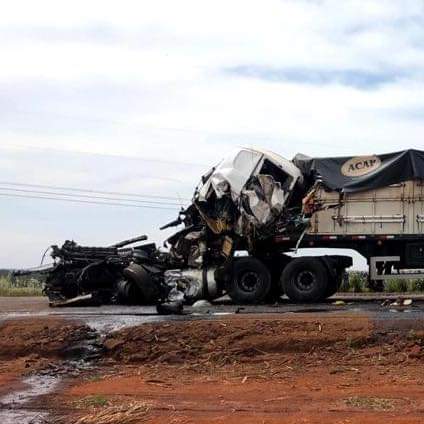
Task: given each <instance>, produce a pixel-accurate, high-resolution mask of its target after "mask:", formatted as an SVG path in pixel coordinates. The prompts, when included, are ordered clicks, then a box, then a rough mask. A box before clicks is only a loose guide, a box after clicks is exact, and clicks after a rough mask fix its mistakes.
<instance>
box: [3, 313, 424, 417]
mask: <svg viewBox="0 0 424 424" xmlns="http://www.w3.org/2000/svg"><path fill="white" fill-rule="evenodd" d="M405 324H406V322H404V325H403V329H402V330H394V329H393V327H395V326H394V325H393V323H390V322H383V323H377V324H376V323H375V321H373V320H371V319H370V318H369V317H367V316H358V315H354V316H347V315H343V316H338V315H324V314H321V315H318V316H317V315H315V316H314V315H312V314H298V315H296V316H287V315H267V316H263V315H257V316H255V315H253V316H252V315H249V316H240V317H239V316H230V317H225V318H220V319H214V320H198V321H183V322H163V323H154V324H144V325H141V326H137V327H132V328H127V329H123V330H120V331H117V332H114V333H110V334H108V335H107V336H106V337H105V338H104V340H102V344H103V352H102V356H101V358H100V359H99V360H98V361H97V362H96V365H97V366H96V368H95V369H91V370H88V371H86V372H82V373H81V374H80V375H79V376H78V377H73V378H66V376H65V378H64V380H63V381H62V384H61V385H60V386H58V388H56V389H55V392H54V393H53V394H50V395H48V396H44V397H43V396H42V397H39V398H38V399H35V400H34V401H33V405H32V406H33V407H34V406H35V407H37V405H38V406H39V407H40V406H41V405H44V407H45V406H46V405H47V407H48V409H49V410H50V413H51V415H50V417H51V418H50V420H51V421H49V422H52V423H78V424H91V423H93V424H94V423H98V424H118V423H119V424H127V423H131V424H133V423H134V424H135V423H161V424H162V423H163V424H165V423H166V424H168V423H174V424H189V423H193V424H194V423H269V424H271V423H272V424H274V423H340V424H342V423H343V424H347V423H358V424H359V423H361V424H362V423H373V424H375V423H377V424H378V423H383V422H384V423H387V422H390V423H405V424H406V423H408V424H409V423H422V422H424V323H421V322H414V323H411V324H410V325H409V326H408V325H405ZM411 328H413V329H411ZM86 332H87V328H86V327H85V326H79V325H78V324H76V323H69V321H66V322H61V321H58V320H51V321H48V322H47V323H46V320H45V319H42V320H41V319H39V320H35V319H33V320H31V321H30V322H27V321H25V320H19V321H13V320H11V321H7V322H6V323H3V324H2V325H1V327H0V364H1V365H0V382H1V383H2V384H1V386H0V387H1V391H4V390H11V389H12V388H13V387H14V386H13V385H14V384H15V385H16V384H19V376H20V375H21V374H22V373H23V374H25V373H28V372H29V371H33V370H36V369H42V368H43V367H45V366H46V362H47V363H48V362H55V361H60V360H63V358H66V357H67V355H68V354H69V351H70V350H72V346H73V345H74V344H75V342H77V341H79V340H80V339H81V338H83V337H86V336H87V333H86ZM88 335H89V337H91V335H90V334H89V333H88ZM12 357H13V358H14V359H13V361H15V362H14V365H13V367H12V368H10V367H8V366H7V363H10V360H11V358H12ZM29 360H31V361H33V362H28V361H29ZM28 363H29V364H30V365H27V364H28Z"/></svg>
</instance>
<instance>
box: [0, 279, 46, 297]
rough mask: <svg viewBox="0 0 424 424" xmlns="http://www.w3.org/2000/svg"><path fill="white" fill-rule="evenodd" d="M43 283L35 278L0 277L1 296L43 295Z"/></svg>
mask: <svg viewBox="0 0 424 424" xmlns="http://www.w3.org/2000/svg"><path fill="white" fill-rule="evenodd" d="M42 288H43V287H42V283H40V282H39V281H38V280H35V279H25V280H17V281H12V279H11V278H9V277H4V276H3V277H0V296H42V295H43V293H42Z"/></svg>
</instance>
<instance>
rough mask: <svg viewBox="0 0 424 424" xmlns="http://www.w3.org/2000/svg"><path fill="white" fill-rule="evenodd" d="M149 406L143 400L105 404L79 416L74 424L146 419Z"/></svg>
mask: <svg viewBox="0 0 424 424" xmlns="http://www.w3.org/2000/svg"><path fill="white" fill-rule="evenodd" d="M149 408H150V407H149V405H147V404H146V403H145V402H132V403H130V404H126V405H116V406H106V407H103V408H102V409H96V410H95V411H92V412H90V413H89V414H87V415H84V416H83V417H80V418H79V419H78V420H77V421H75V423H74V424H135V423H139V422H141V421H142V420H146V419H147V413H148V412H149Z"/></svg>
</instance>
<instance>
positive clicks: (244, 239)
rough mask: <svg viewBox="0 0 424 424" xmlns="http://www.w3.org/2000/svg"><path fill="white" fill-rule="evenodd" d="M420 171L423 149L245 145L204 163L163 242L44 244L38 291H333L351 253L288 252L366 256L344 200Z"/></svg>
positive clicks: (153, 299)
mask: <svg viewBox="0 0 424 424" xmlns="http://www.w3.org/2000/svg"><path fill="white" fill-rule="evenodd" d="M423 178H424V153H423V152H420V151H415V150H408V151H403V152H398V153H392V154H386V155H380V156H378V157H377V156H367V157H359V158H309V157H306V156H303V155H297V156H296V157H295V158H294V159H293V161H289V160H287V159H285V158H283V157H281V156H279V155H277V154H275V153H272V152H268V151H264V150H259V149H250V148H243V149H240V150H238V151H236V152H234V153H233V154H232V155H230V156H228V157H227V158H226V159H224V160H223V161H221V162H220V163H219V164H218V165H217V166H215V167H213V168H212V169H211V170H210V171H209V172H207V173H206V174H205V175H204V176H203V177H202V178H201V181H200V183H199V185H198V186H197V187H196V189H195V192H194V196H193V200H192V203H191V205H190V206H189V207H187V208H186V209H183V210H181V211H180V212H179V215H178V218H177V219H176V220H175V221H172V222H170V223H169V224H167V225H165V226H164V227H162V229H165V228H169V227H174V226H179V225H181V224H182V225H183V228H182V229H180V230H179V231H178V232H176V233H175V234H174V235H172V236H171V237H169V238H168V239H167V240H166V242H165V246H166V247H167V250H166V251H162V250H160V249H158V248H157V247H156V245H155V244H153V243H148V244H137V245H135V246H134V247H129V245H131V244H134V243H140V242H142V241H144V240H146V239H147V237H145V236H141V237H138V238H135V239H131V240H126V241H124V242H122V243H118V244H115V245H113V246H110V247H105V248H101V247H82V246H79V245H77V244H76V243H74V242H72V241H66V242H65V244H64V245H63V246H62V247H60V248H59V247H57V246H52V257H53V258H54V260H55V264H54V265H53V267H51V268H48V269H45V270H43V272H45V273H46V274H47V277H46V282H45V293H46V294H47V295H48V296H49V298H50V300H51V301H52V302H53V303H54V304H67V303H69V301H70V300H72V299H77V300H78V301H79V300H85V299H88V300H89V302H98V303H132V304H160V305H163V304H165V305H166V304H174V305H175V304H178V305H180V304H182V303H183V302H185V303H192V302H194V301H196V300H198V299H208V300H213V299H216V298H218V297H220V296H222V295H223V294H228V295H229V296H230V298H231V299H232V300H233V301H234V302H236V303H260V302H264V301H274V300H276V299H277V298H279V297H280V296H281V295H282V293H285V294H287V295H288V297H289V298H290V299H292V300H295V301H318V300H320V299H323V298H325V297H328V296H330V295H332V294H334V293H335V292H336V291H337V289H338V287H339V286H340V284H341V281H342V278H343V275H344V273H345V269H346V268H347V267H349V266H351V265H352V259H351V258H350V257H348V256H339V255H331V256H320V257H299V258H293V257H292V256H290V255H288V254H287V253H290V252H291V251H294V250H297V248H298V247H305V243H306V242H307V243H308V244H307V246H306V247H308V246H309V247H310V246H314V247H341V248H352V249H356V250H357V251H359V252H360V253H362V254H363V255H364V256H365V257H366V258H367V259H369V263H370V262H372V261H370V259H372V257H374V256H375V255H377V254H379V253H378V252H379V251H380V250H381V243H380V241H379V242H378V243H377V242H376V244H375V246H374V244H372V242H369V241H368V242H367V244H366V245H364V244H360V243H359V241H357V240H358V238H357V234H359V232H358V231H359V230H358V227H355V230H354V231H353V234H354V236H355V237H351V238H349V237H350V234H349V231H350V230H349V228H350V227H349V226H348V225H346V223H347V222H349V221H348V220H346V223H344V224H343V223H342V220H343V219H345V218H343V219H342V218H341V215H340V214H341V211H342V209H343V208H344V207H347V206H346V205H348V204H349V201H350V200H349V199H353V201H355V199H354V196H355V195H356V193H358V192H359V193H360V192H367V190H368V191H369V190H377V191H378V190H384V189H385V188H386V189H387V187H388V186H389V185H392V184H396V183H399V182H402V181H409V180H413V181H415V180H420V181H421V180H422V179H423ZM349 196H351V197H350V198H349ZM374 197H375V198H376V196H374ZM377 197H378V196H377ZM374 201H375V199H374ZM396 201H397V200H396ZM368 203H370V202H369V201H368ZM384 205H385V206H384V207H386V208H390V207H391V206H390V205H388V204H387V201H386V203H384ZM335 212H337V213H338V215H337V214H336V213H335ZM319 214H321V215H322V216H323V217H324V218H320V219H321V221H320V225H321V227H322V226H323V225H324V224H325V223H326V222H328V223H329V224H328V227H329V228H330V227H331V228H330V229H329V230H328V229H327V230H325V231H324V232H322V230H320V229H316V228H315V227H317V223H318V218H317V217H318V216H321V215H319ZM336 215H337V216H336ZM381 216H382V217H383V218H382V219H383V221H382V224H381V225H383V224H387V223H388V222H389V223H390V222H392V221H391V220H390V219H389V218H388V217H390V215H381ZM346 218H349V217H346ZM350 218H352V217H350ZM366 219H367V220H369V217H363V220H362V221H363V222H364V223H365V221H364V220H366ZM396 219H397V218H396ZM373 220H374V221H373ZM373 220H370V222H376V221H375V220H377V221H378V216H376V217H374V218H373ZM362 221H361V222H362ZM353 222H355V221H353ZM367 222H368V221H367ZM342 224H343V225H342ZM364 225H365V224H364ZM314 228H315V229H314ZM364 228H365V227H364ZM370 228H371V227H370ZM373 228H374V227H373ZM375 228H377V227H375ZM381 228H383V227H381ZM320 231H321V232H322V234H321V233H320ZM375 231H378V230H375ZM381 231H382V230H381ZM380 234H381V233H380ZM378 236H379V237H380V235H379V234H378ZM361 237H365V236H361ZM420 237H422V236H420ZM380 238H381V237H380ZM331 240H341V242H335V241H334V242H333V241H331ZM360 240H363V238H360ZM330 241H331V243H332V244H330ZM398 245H400V244H399V243H398ZM364 246H365V247H364ZM379 246H380V247H379ZM378 249H380V250H378ZM386 250H387V249H386ZM387 252H388V253H390V252H389V250H387ZM387 252H386V254H387ZM420 265H421V264H420ZM423 265H424V264H423ZM385 267H386V268H387V266H385ZM386 268H385V269H386ZM377 278H379V277H377Z"/></svg>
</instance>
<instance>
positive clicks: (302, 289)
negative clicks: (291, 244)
mask: <svg viewBox="0 0 424 424" xmlns="http://www.w3.org/2000/svg"><path fill="white" fill-rule="evenodd" d="M327 280H328V273H327V270H326V269H325V265H324V264H323V263H322V262H321V261H320V260H318V259H316V258H313V257H301V258H295V259H293V260H292V261H291V262H290V263H289V264H288V265H287V266H286V268H285V269H284V271H283V273H282V274H281V283H282V286H283V288H284V292H285V294H286V295H287V296H288V297H289V299H290V300H293V301H295V302H316V301H318V300H320V299H322V298H323V296H324V295H325V293H326V290H327Z"/></svg>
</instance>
